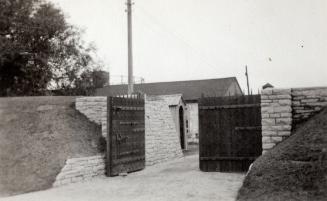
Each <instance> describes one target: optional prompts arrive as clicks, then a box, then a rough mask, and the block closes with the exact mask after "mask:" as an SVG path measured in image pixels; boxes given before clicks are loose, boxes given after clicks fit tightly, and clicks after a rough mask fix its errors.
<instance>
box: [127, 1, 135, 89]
mask: <svg viewBox="0 0 327 201" xmlns="http://www.w3.org/2000/svg"><path fill="white" fill-rule="evenodd" d="M126 5H127V30H128V94H129V95H131V94H133V92H134V79H133V78H134V77H133V41H132V5H133V4H132V0H127V3H126Z"/></svg>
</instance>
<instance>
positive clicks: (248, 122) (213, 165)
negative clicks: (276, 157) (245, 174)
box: [199, 95, 261, 171]
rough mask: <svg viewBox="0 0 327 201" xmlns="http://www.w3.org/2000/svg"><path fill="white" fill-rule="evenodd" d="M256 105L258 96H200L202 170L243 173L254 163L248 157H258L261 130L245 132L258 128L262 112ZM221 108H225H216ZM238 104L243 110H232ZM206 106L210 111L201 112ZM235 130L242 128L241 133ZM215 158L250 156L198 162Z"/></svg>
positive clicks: (235, 108) (238, 108)
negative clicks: (207, 158)
mask: <svg viewBox="0 0 327 201" xmlns="http://www.w3.org/2000/svg"><path fill="white" fill-rule="evenodd" d="M259 103H260V96H258V95H252V96H237V97H235V96H231V97H206V98H204V97H203V98H201V99H200V100H199V134H200V137H199V143H200V146H199V147H200V150H199V152H200V169H201V170H203V171H246V170H247V168H248V166H249V165H250V164H251V163H252V162H253V159H251V158H253V157H258V156H259V155H260V154H261V130H253V129H252V130H250V131H248V130H247V129H246V128H250V127H261V111H260V107H258V106H257V105H258V104H259ZM220 105H221V106H224V107H219V106H220ZM228 105H232V107H228ZM237 105H240V106H242V105H245V106H246V107H234V106H237ZM252 105H253V107H252ZM203 106H204V107H203ZM207 106H211V107H209V108H210V109H209V110H208V109H204V108H206V107H207ZM212 106H217V107H212ZM225 106H227V107H225ZM201 108H203V109H201ZM212 108H214V109H212ZM236 127H242V128H243V130H240V129H235V128H236ZM252 141H253V142H252ZM214 156H216V157H218V158H219V157H231V158H233V157H249V159H244V158H242V160H236V161H235V160H216V161H215V160H212V161H207V160H201V158H204V157H214Z"/></svg>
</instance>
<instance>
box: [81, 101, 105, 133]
mask: <svg viewBox="0 0 327 201" xmlns="http://www.w3.org/2000/svg"><path fill="white" fill-rule="evenodd" d="M75 106H76V109H77V110H78V111H80V112H81V113H82V114H84V115H85V116H86V117H87V118H88V119H89V120H90V121H92V122H95V123H96V124H99V125H101V129H102V136H103V137H105V138H106V137H107V97H105V96H103V97H102V96H101V97H100V96H99V97H80V98H76V104H75Z"/></svg>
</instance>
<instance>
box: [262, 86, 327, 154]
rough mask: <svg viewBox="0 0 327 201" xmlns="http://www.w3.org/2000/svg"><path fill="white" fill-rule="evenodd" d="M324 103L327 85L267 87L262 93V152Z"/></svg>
mask: <svg viewBox="0 0 327 201" xmlns="http://www.w3.org/2000/svg"><path fill="white" fill-rule="evenodd" d="M324 106H327V87H319V88H292V89H266V90H263V91H262V95H261V116H262V149H263V153H264V152H266V151H267V150H269V149H271V148H273V147H274V146H275V145H276V144H278V143H279V142H281V141H283V140H284V139H286V138H287V137H289V136H290V135H291V133H292V131H294V130H295V129H296V127H298V126H299V125H300V124H301V123H302V122H304V121H305V120H307V119H308V118H310V117H311V116H313V115H314V114H316V113H317V112H319V111H320V110H321V109H322V107H324Z"/></svg>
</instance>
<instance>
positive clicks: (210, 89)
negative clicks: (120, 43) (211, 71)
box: [96, 77, 242, 101]
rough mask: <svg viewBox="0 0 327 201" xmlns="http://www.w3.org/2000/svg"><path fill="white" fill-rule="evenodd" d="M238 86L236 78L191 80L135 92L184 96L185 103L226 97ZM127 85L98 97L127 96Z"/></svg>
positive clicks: (112, 87)
mask: <svg viewBox="0 0 327 201" xmlns="http://www.w3.org/2000/svg"><path fill="white" fill-rule="evenodd" d="M233 83H234V84H236V87H237V88H239V91H240V92H241V91H242V90H241V88H240V86H239V84H238V82H237V79H236V78H235V77H229V78H221V79H208V80H189V81H174V82H155V83H144V84H135V85H134V91H135V92H141V93H145V94H147V95H170V94H182V95H183V98H184V100H185V101H189V100H196V99H198V98H200V97H201V96H202V94H203V95H204V96H226V93H227V92H228V90H229V88H230V86H231V85H232V84H233ZM126 92H127V85H126V84H125V85H110V86H106V87H104V88H100V89H97V90H96V95H97V96H114V95H119V94H126ZM232 95H233V94H232Z"/></svg>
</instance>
